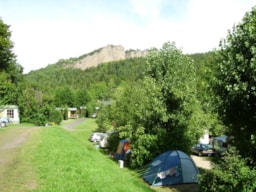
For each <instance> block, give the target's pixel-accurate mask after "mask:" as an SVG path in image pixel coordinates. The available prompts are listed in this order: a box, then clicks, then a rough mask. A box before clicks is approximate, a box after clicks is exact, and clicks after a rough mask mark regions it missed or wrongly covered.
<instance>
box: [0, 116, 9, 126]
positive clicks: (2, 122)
mask: <svg viewBox="0 0 256 192" xmlns="http://www.w3.org/2000/svg"><path fill="white" fill-rule="evenodd" d="M9 122H10V121H9V119H8V118H7V117H0V127H6V126H7V125H8V124H9Z"/></svg>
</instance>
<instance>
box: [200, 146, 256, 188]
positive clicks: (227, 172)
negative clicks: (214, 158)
mask: <svg viewBox="0 0 256 192" xmlns="http://www.w3.org/2000/svg"><path fill="white" fill-rule="evenodd" d="M255 177H256V169H255V168H254V169H251V168H250V167H249V166H247V165H246V159H243V158H242V157H241V156H240V155H239V154H238V152H237V151H236V150H235V149H234V148H230V149H229V150H228V151H227V153H226V154H225V156H224V157H222V158H221V159H220V161H218V162H216V163H214V164H213V169H212V170H210V171H205V172H204V173H202V174H201V175H200V176H199V185H200V191H202V192H204V191H207V192H215V191H217V192H222V191H225V192H233V191H239V192H253V191H254V190H255V189H256V180H255Z"/></svg>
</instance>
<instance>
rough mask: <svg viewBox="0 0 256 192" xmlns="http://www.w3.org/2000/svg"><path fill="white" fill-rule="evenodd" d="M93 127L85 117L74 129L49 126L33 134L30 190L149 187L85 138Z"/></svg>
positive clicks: (52, 191)
mask: <svg viewBox="0 0 256 192" xmlns="http://www.w3.org/2000/svg"><path fill="white" fill-rule="evenodd" d="M95 128H96V124H95V122H94V120H92V119H87V120H86V121H85V122H84V123H82V124H81V125H79V126H78V127H77V128H76V129H77V130H78V131H68V130H65V129H62V128H60V127H59V126H50V127H45V128H42V129H41V130H40V131H39V132H38V133H39V134H35V135H34V137H35V138H36V142H35V143H37V144H36V147H34V148H33V152H32V153H33V154H34V155H33V158H32V163H33V167H34V174H35V177H36V178H37V179H36V183H37V184H36V185H37V187H36V189H35V190H34V191H45V192H55V191H56V192H61V191H68V192H69V191H74V192H76V191H81V192H82V191H91V192H93V191H95V192H96V191H99V192H102V191H104V192H108V191H109V192H116V191H118V192H121V191H124V192H129V191H131V192H134V191H136V192H140V191H152V189H150V187H149V186H148V185H146V184H145V183H143V182H142V181H141V178H139V177H137V176H136V174H132V172H131V171H129V170H128V169H120V168H119V166H118V164H117V162H115V161H113V160H111V159H109V158H108V157H107V156H105V155H103V154H102V153H101V152H100V151H99V150H98V149H96V148H95V147H94V145H93V144H92V143H90V142H89V141H88V136H89V134H90V133H91V132H92V131H93V129H95ZM83 130H84V131H83ZM31 145H32V143H31ZM27 147H28V146H27Z"/></svg>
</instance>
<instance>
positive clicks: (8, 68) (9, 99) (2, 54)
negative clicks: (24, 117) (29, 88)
mask: <svg viewBox="0 0 256 192" xmlns="http://www.w3.org/2000/svg"><path fill="white" fill-rule="evenodd" d="M10 38H11V31H10V29H9V26H8V25H7V24H5V23H4V22H3V21H2V19H1V18H0V82H1V84H0V105H6V104H15V105H17V98H18V93H19V89H18V83H19V82H21V81H22V80H23V79H22V70H23V69H22V67H21V66H20V65H18V64H17V63H16V56H15V54H14V53H13V51H12V48H13V43H12V42H11V40H10Z"/></svg>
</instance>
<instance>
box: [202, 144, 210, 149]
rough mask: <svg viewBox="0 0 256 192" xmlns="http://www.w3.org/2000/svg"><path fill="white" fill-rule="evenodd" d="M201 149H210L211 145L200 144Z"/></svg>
mask: <svg viewBox="0 0 256 192" xmlns="http://www.w3.org/2000/svg"><path fill="white" fill-rule="evenodd" d="M201 146H202V148H203V149H211V148H212V145H207V144H202V145H201Z"/></svg>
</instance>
